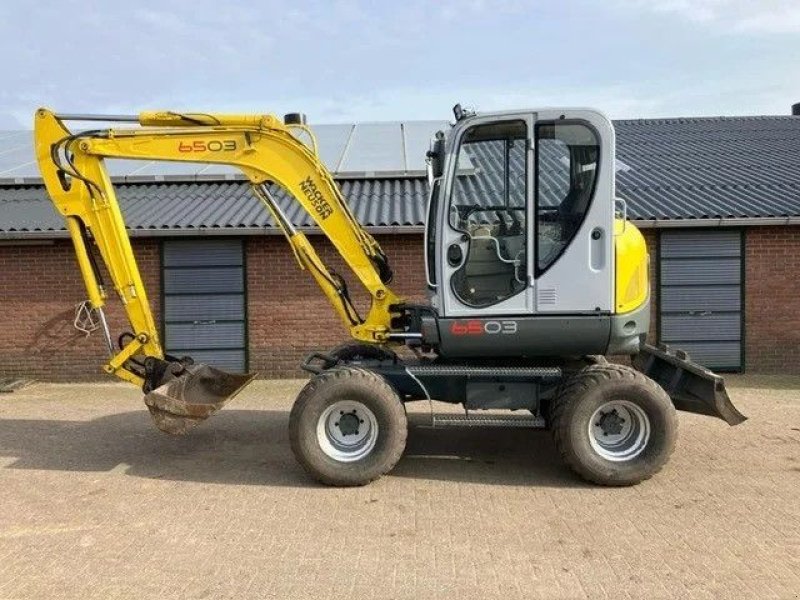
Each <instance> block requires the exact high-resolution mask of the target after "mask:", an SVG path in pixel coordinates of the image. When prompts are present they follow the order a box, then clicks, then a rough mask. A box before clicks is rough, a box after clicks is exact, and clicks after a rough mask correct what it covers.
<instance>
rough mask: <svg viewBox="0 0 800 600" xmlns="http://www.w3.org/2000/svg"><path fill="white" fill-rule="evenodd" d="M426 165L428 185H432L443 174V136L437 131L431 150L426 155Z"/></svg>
mask: <svg viewBox="0 0 800 600" xmlns="http://www.w3.org/2000/svg"><path fill="white" fill-rule="evenodd" d="M426 157H427V161H426V162H427V164H428V183H430V184H433V180H434V179H438V178H439V177H441V176H442V175H443V174H444V134H443V133H442V132H441V131H439V132H437V133H436V137H435V138H434V139H433V140H432V141H431V149H430V150H428V153H427V154H426Z"/></svg>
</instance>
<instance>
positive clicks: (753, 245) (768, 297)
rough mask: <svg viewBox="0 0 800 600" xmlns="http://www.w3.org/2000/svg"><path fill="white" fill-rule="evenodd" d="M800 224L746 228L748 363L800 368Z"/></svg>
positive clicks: (775, 369)
mask: <svg viewBox="0 0 800 600" xmlns="http://www.w3.org/2000/svg"><path fill="white" fill-rule="evenodd" d="M799 310H800V227H786V226H781V227H752V228H750V229H748V230H747V231H746V232H745V324H746V326H745V365H746V369H747V371H748V372H761V373H793V374H800V361H798V358H797V355H798V351H800V313H799V312H798V311H799Z"/></svg>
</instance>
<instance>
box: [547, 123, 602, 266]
mask: <svg viewBox="0 0 800 600" xmlns="http://www.w3.org/2000/svg"><path fill="white" fill-rule="evenodd" d="M536 148H537V150H536V161H537V164H536V172H537V196H536V225H537V240H536V256H537V258H536V274H537V276H538V275H540V274H541V273H544V272H545V271H546V270H547V269H549V268H550V266H551V265H552V264H553V263H554V262H555V261H556V260H557V259H558V257H559V256H561V254H562V253H563V252H564V250H565V249H566V248H567V246H569V244H570V242H571V241H572V239H573V238H574V237H575V234H576V233H577V232H578V229H580V226H581V224H582V223H583V220H584V218H585V217H586V213H587V212H588V210H589V206H590V205H591V202H592V196H593V195H594V188H595V183H596V181H597V166H598V159H599V154H600V145H599V143H598V140H597V134H596V133H595V132H594V130H593V129H591V128H590V127H588V126H587V125H583V124H580V123H569V122H564V123H539V124H538V125H537V126H536Z"/></svg>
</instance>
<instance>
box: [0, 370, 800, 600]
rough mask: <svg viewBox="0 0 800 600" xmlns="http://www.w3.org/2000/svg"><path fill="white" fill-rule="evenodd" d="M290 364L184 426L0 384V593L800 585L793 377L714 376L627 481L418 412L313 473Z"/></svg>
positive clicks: (799, 407)
mask: <svg viewBox="0 0 800 600" xmlns="http://www.w3.org/2000/svg"><path fill="white" fill-rule="evenodd" d="M301 385H302V382H299V381H273V382H266V381H264V382H256V383H255V384H253V385H252V386H251V387H249V388H248V389H247V390H246V391H245V392H244V393H243V394H242V395H241V396H240V397H238V398H237V399H236V400H234V401H233V402H232V403H231V405H230V406H229V407H228V408H226V409H225V410H224V411H223V412H222V413H221V414H220V415H219V416H217V417H215V418H214V419H212V420H210V421H209V422H208V423H206V424H204V425H203V426H202V427H201V428H199V429H198V430H196V431H195V432H193V433H192V434H191V435H190V436H188V437H186V438H180V439H174V438H170V437H167V436H165V435H164V434H161V433H160V432H158V431H157V430H155V429H154V428H153V427H152V426H151V423H150V417H149V415H148V413H147V411H146V410H145V409H144V406H143V404H142V403H141V396H140V394H139V393H138V392H137V390H135V389H133V388H131V387H128V386H124V385H117V384H91V385H54V384H36V385H34V386H32V387H29V388H26V389H24V390H21V391H18V392H15V393H13V394H6V395H0V507H1V508H2V510H0V598H48V597H54V598H55V597H58V598H130V597H137V598H273V597H274V598H314V599H318V598H319V599H321V598H341V597H347V598H418V599H422V598H437V599H438V598H482V599H485V598H503V599H512V598H606V597H608V598H611V597H613V598H659V597H676V598H678V597H680V598H688V597H693V598H724V597H729V598H742V597H752V598H798V597H800V379H797V378H752V377H750V378H731V379H730V385H731V387H732V392H731V395H732V397H733V399H734V402H735V403H736V404H737V406H738V407H739V408H740V409H741V410H742V411H743V412H744V413H745V414H747V415H748V416H749V417H750V420H749V421H747V422H746V423H745V424H743V425H740V426H738V427H735V428H729V427H728V426H727V425H725V424H724V423H723V422H721V421H717V420H713V419H708V418H703V417H697V416H694V415H682V416H681V418H680V427H681V431H680V439H679V443H678V448H677V450H676V452H675V454H674V456H673V458H672V460H671V462H670V463H669V465H668V466H667V467H666V469H665V470H664V471H663V472H662V473H661V474H659V475H658V476H656V477H655V478H654V479H652V480H651V481H649V482H646V483H644V484H642V485H639V486H636V487H633V488H627V489H605V488H598V487H592V486H589V485H586V484H584V483H582V482H581V481H579V480H577V479H576V478H575V477H574V476H573V475H571V474H570V472H569V471H567V470H566V469H565V468H564V467H563V466H562V465H561V464H560V463H559V461H558V459H557V456H556V453H555V451H554V448H553V445H552V443H551V440H550V436H549V434H548V433H547V432H544V431H528V430H478V431H476V430H431V429H427V428H422V427H416V428H413V429H412V431H411V433H410V438H409V445H408V448H407V451H406V455H405V456H404V458H403V459H402V460H401V462H400V464H399V465H398V466H397V468H396V469H395V471H394V472H393V473H392V474H391V475H390V476H387V477H385V478H383V479H381V480H380V481H378V482H376V483H374V484H372V485H370V486H368V487H364V488H358V489H331V488H325V487H321V486H319V485H316V484H314V483H313V482H311V481H309V479H308V478H307V477H306V476H305V474H304V473H303V471H302V470H301V469H300V468H299V467H298V466H297V465H296V463H295V462H294V459H293V458H292V455H291V452H290V450H289V443H288V439H287V433H286V428H287V421H288V411H289V408H290V406H291V402H292V400H293V398H294V396H295V394H296V393H297V391H298V390H299V388H300V387H301ZM426 409H427V406H425V405H421V406H419V407H418V408H417V410H423V411H424V410H426ZM418 417H419V419H423V420H424V416H423V415H418Z"/></svg>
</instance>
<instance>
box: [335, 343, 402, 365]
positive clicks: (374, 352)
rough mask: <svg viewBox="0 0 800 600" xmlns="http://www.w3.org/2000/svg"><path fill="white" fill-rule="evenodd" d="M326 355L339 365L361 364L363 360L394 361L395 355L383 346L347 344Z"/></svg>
mask: <svg viewBox="0 0 800 600" xmlns="http://www.w3.org/2000/svg"><path fill="white" fill-rule="evenodd" d="M328 354H329V355H330V356H331V357H332V358H335V359H336V360H337V362H339V363H351V362H355V363H358V362H363V361H365V360H394V359H395V358H397V355H396V354H395V353H394V352H392V351H391V350H389V349H388V348H384V347H383V346H376V345H372V344H362V343H349V344H341V345H339V346H336V347H335V348H334V349H333V350H331V351H330V352H328Z"/></svg>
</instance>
